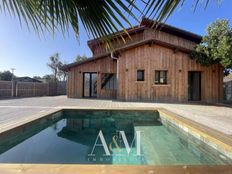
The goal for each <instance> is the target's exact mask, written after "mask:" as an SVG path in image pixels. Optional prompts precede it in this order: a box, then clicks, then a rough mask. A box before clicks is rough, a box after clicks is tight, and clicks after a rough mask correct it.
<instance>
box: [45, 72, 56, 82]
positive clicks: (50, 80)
mask: <svg viewBox="0 0 232 174" xmlns="http://www.w3.org/2000/svg"><path fill="white" fill-rule="evenodd" d="M43 79H45V80H46V82H54V79H55V77H54V75H53V74H47V75H44V76H43Z"/></svg>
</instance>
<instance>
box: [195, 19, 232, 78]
mask: <svg viewBox="0 0 232 174" xmlns="http://www.w3.org/2000/svg"><path fill="white" fill-rule="evenodd" d="M191 57H192V58H193V59H196V61H197V62H198V63H200V64H201V65H204V66H209V65H212V64H216V63H219V64H221V65H222V66H223V67H224V68H225V74H226V73H228V72H230V70H229V69H232V28H231V26H230V25H229V21H228V20H225V19H224V20H216V21H215V22H213V23H212V24H211V25H210V26H209V27H208V28H207V35H206V36H204V37H203V39H202V41H201V43H200V44H198V45H197V46H196V48H195V50H194V51H193V52H192V54H191Z"/></svg>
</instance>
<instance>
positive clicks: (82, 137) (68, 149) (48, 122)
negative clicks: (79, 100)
mask: <svg viewBox="0 0 232 174" xmlns="http://www.w3.org/2000/svg"><path fill="white" fill-rule="evenodd" d="M120 131H121V132H120ZM104 143H105V144H104ZM126 144H127V145H126ZM104 145H105V146H104ZM0 162H1V163H65V164H73V163H78V164H132V165H213V164H223V165H224V164H232V161H231V159H228V158H227V157H225V156H224V155H222V154H220V153H219V152H217V151H216V150H214V149H212V148H211V147H209V146H208V145H206V144H204V143H203V142H201V141H199V140H197V139H195V138H194V137H191V136H189V135H186V134H184V133H183V132H181V130H179V129H177V128H175V127H174V126H172V125H169V124H163V123H162V122H161V121H160V118H159V114H158V112H156V111H68V110H67V111H64V112H63V114H62V115H59V114H57V115H56V116H53V115H51V116H48V117H47V118H43V119H40V120H37V121H35V122H33V123H30V124H27V125H25V126H22V127H20V128H17V129H15V130H12V131H9V132H7V133H5V134H3V135H0Z"/></svg>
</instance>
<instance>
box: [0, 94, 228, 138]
mask: <svg viewBox="0 0 232 174" xmlns="http://www.w3.org/2000/svg"><path fill="white" fill-rule="evenodd" d="M63 107H70V108H73V107H85V108H112V109H114V108H131V109H133V108H144V107H145V108H165V109H167V110H169V111H171V112H174V113H176V114H179V115H181V116H183V117H186V118H189V119H191V120H194V121H196V122H199V123H201V124H203V125H206V126H208V127H211V128H213V129H216V130H218V131H220V132H223V133H225V134H227V135H230V136H232V108H231V107H225V106H213V105H197V104H169V103H145V102H120V101H112V100H97V99H70V98H67V97H66V96H56V97H34V98H20V99H4V100H0V129H1V127H4V126H5V125H8V124H13V123H15V122H18V121H21V120H25V119H30V118H33V117H34V116H35V115H36V114H38V113H43V112H52V111H53V110H54V111H55V110H57V109H59V108H63Z"/></svg>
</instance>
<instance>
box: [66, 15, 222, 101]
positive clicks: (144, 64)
mask: <svg viewBox="0 0 232 174" xmlns="http://www.w3.org/2000/svg"><path fill="white" fill-rule="evenodd" d="M152 24H153V21H151V20H149V19H143V20H142V22H141V24H140V25H139V26H136V27H133V28H130V29H128V30H127V31H128V33H129V34H130V37H128V36H127V35H125V34H124V33H123V32H119V33H116V34H114V35H112V36H110V37H111V39H112V43H113V47H114V51H113V52H112V51H109V50H108V49H107V48H106V47H105V45H104V44H103V43H102V41H101V40H100V39H95V40H90V41H88V46H89V47H90V49H91V51H92V53H93V56H92V57H91V58H88V59H87V60H85V61H82V62H75V63H71V64H68V65H67V66H65V67H64V69H65V70H66V71H67V72H68V87H67V95H68V97H71V98H82V97H96V98H103V99H118V100H124V101H166V102H187V101H203V102H218V101H220V100H221V99H222V97H223V68H222V67H221V66H220V65H219V64H214V65H212V66H209V67H204V66H201V65H200V64H198V63H196V61H195V60H192V59H191V58H190V56H189V54H190V53H191V51H192V50H193V48H194V47H195V45H196V44H197V43H199V42H200V41H201V39H202V38H201V36H199V35H196V34H194V33H191V32H188V31H185V30H182V29H179V28H176V27H173V26H170V25H166V24H160V25H159V26H158V28H157V27H156V28H155V29H154V28H152V27H151V25H152ZM120 34H121V35H123V38H124V39H125V40H126V43H125V42H123V40H122V39H119V38H120V37H118V36H119V35H120Z"/></svg>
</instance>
